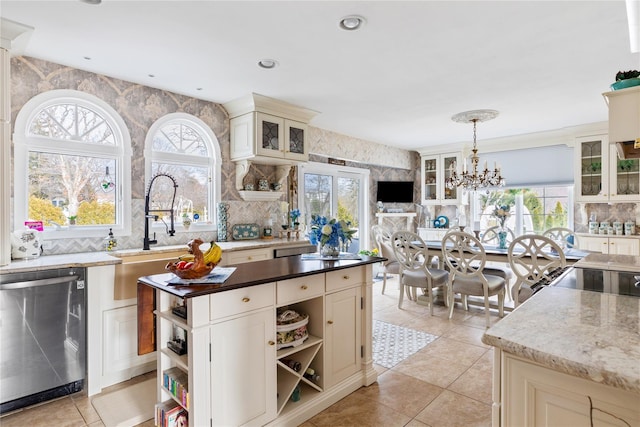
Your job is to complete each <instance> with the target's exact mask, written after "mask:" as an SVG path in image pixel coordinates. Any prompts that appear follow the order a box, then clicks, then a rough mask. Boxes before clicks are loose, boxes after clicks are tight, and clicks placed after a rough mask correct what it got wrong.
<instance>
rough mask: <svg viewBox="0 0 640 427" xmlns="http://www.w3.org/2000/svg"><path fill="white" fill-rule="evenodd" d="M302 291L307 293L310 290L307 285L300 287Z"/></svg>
mask: <svg viewBox="0 0 640 427" xmlns="http://www.w3.org/2000/svg"><path fill="white" fill-rule="evenodd" d="M300 289H302V290H303V291H306V290H307V289H308V287H307V285H302V286H300Z"/></svg>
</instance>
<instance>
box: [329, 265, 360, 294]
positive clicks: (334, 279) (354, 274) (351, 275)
mask: <svg viewBox="0 0 640 427" xmlns="http://www.w3.org/2000/svg"><path fill="white" fill-rule="evenodd" d="M326 276H327V277H326V289H327V292H331V291H335V290H337V289H343V288H348V287H350V286H355V285H359V284H361V283H362V282H363V281H364V268H363V267H354V268H345V269H344V270H334V271H329V272H327V273H326Z"/></svg>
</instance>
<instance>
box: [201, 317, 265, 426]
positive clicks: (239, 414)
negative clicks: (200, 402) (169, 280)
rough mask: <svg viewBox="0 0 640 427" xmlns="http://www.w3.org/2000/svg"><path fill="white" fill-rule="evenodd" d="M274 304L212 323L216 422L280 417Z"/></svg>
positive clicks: (259, 421) (255, 422)
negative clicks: (277, 396) (277, 411)
mask: <svg viewBox="0 0 640 427" xmlns="http://www.w3.org/2000/svg"><path fill="white" fill-rule="evenodd" d="M275 325H276V319H275V309H274V308H273V307H269V308H266V309H262V310H259V311H255V312H252V313H250V314H247V315H244V316H241V317H238V318H235V319H232V320H228V321H225V322H221V323H217V324H214V325H212V326H211V388H212V389H211V405H212V410H211V415H212V418H213V425H214V426H241V425H246V424H248V425H264V424H266V423H268V422H269V421H271V420H273V419H275V417H276V393H277V392H276V346H275V339H276V332H275Z"/></svg>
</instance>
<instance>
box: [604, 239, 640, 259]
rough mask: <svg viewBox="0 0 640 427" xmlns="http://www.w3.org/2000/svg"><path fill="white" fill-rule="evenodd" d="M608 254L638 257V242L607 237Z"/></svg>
mask: <svg viewBox="0 0 640 427" xmlns="http://www.w3.org/2000/svg"><path fill="white" fill-rule="evenodd" d="M608 253H609V254H611V255H635V256H638V255H640V240H638V239H633V238H621V237H618V238H616V237H609V252H608Z"/></svg>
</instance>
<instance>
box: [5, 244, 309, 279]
mask: <svg viewBox="0 0 640 427" xmlns="http://www.w3.org/2000/svg"><path fill="white" fill-rule="evenodd" d="M216 243H217V244H218V245H220V247H221V248H222V250H223V251H228V252H231V251H241V250H248V249H260V248H278V247H287V246H302V245H305V244H309V241H308V240H302V239H300V240H295V239H269V240H266V239H265V240H234V241H229V242H216ZM180 250H184V251H185V252H186V250H187V245H186V243H185V244H183V245H172V246H152V247H151V250H148V251H144V250H142V248H136V249H123V250H120V251H114V252H80V253H72V254H61V255H43V256H40V257H38V258H31V259H20V260H12V261H11V262H10V263H9V264H8V265H4V266H0V273H2V274H7V273H21V272H26V271H39V270H49V269H52V268H66V267H96V266H100V265H112V264H121V263H122V259H123V258H126V257H128V256H135V255H151V254H163V253H169V252H175V251H180Z"/></svg>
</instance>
